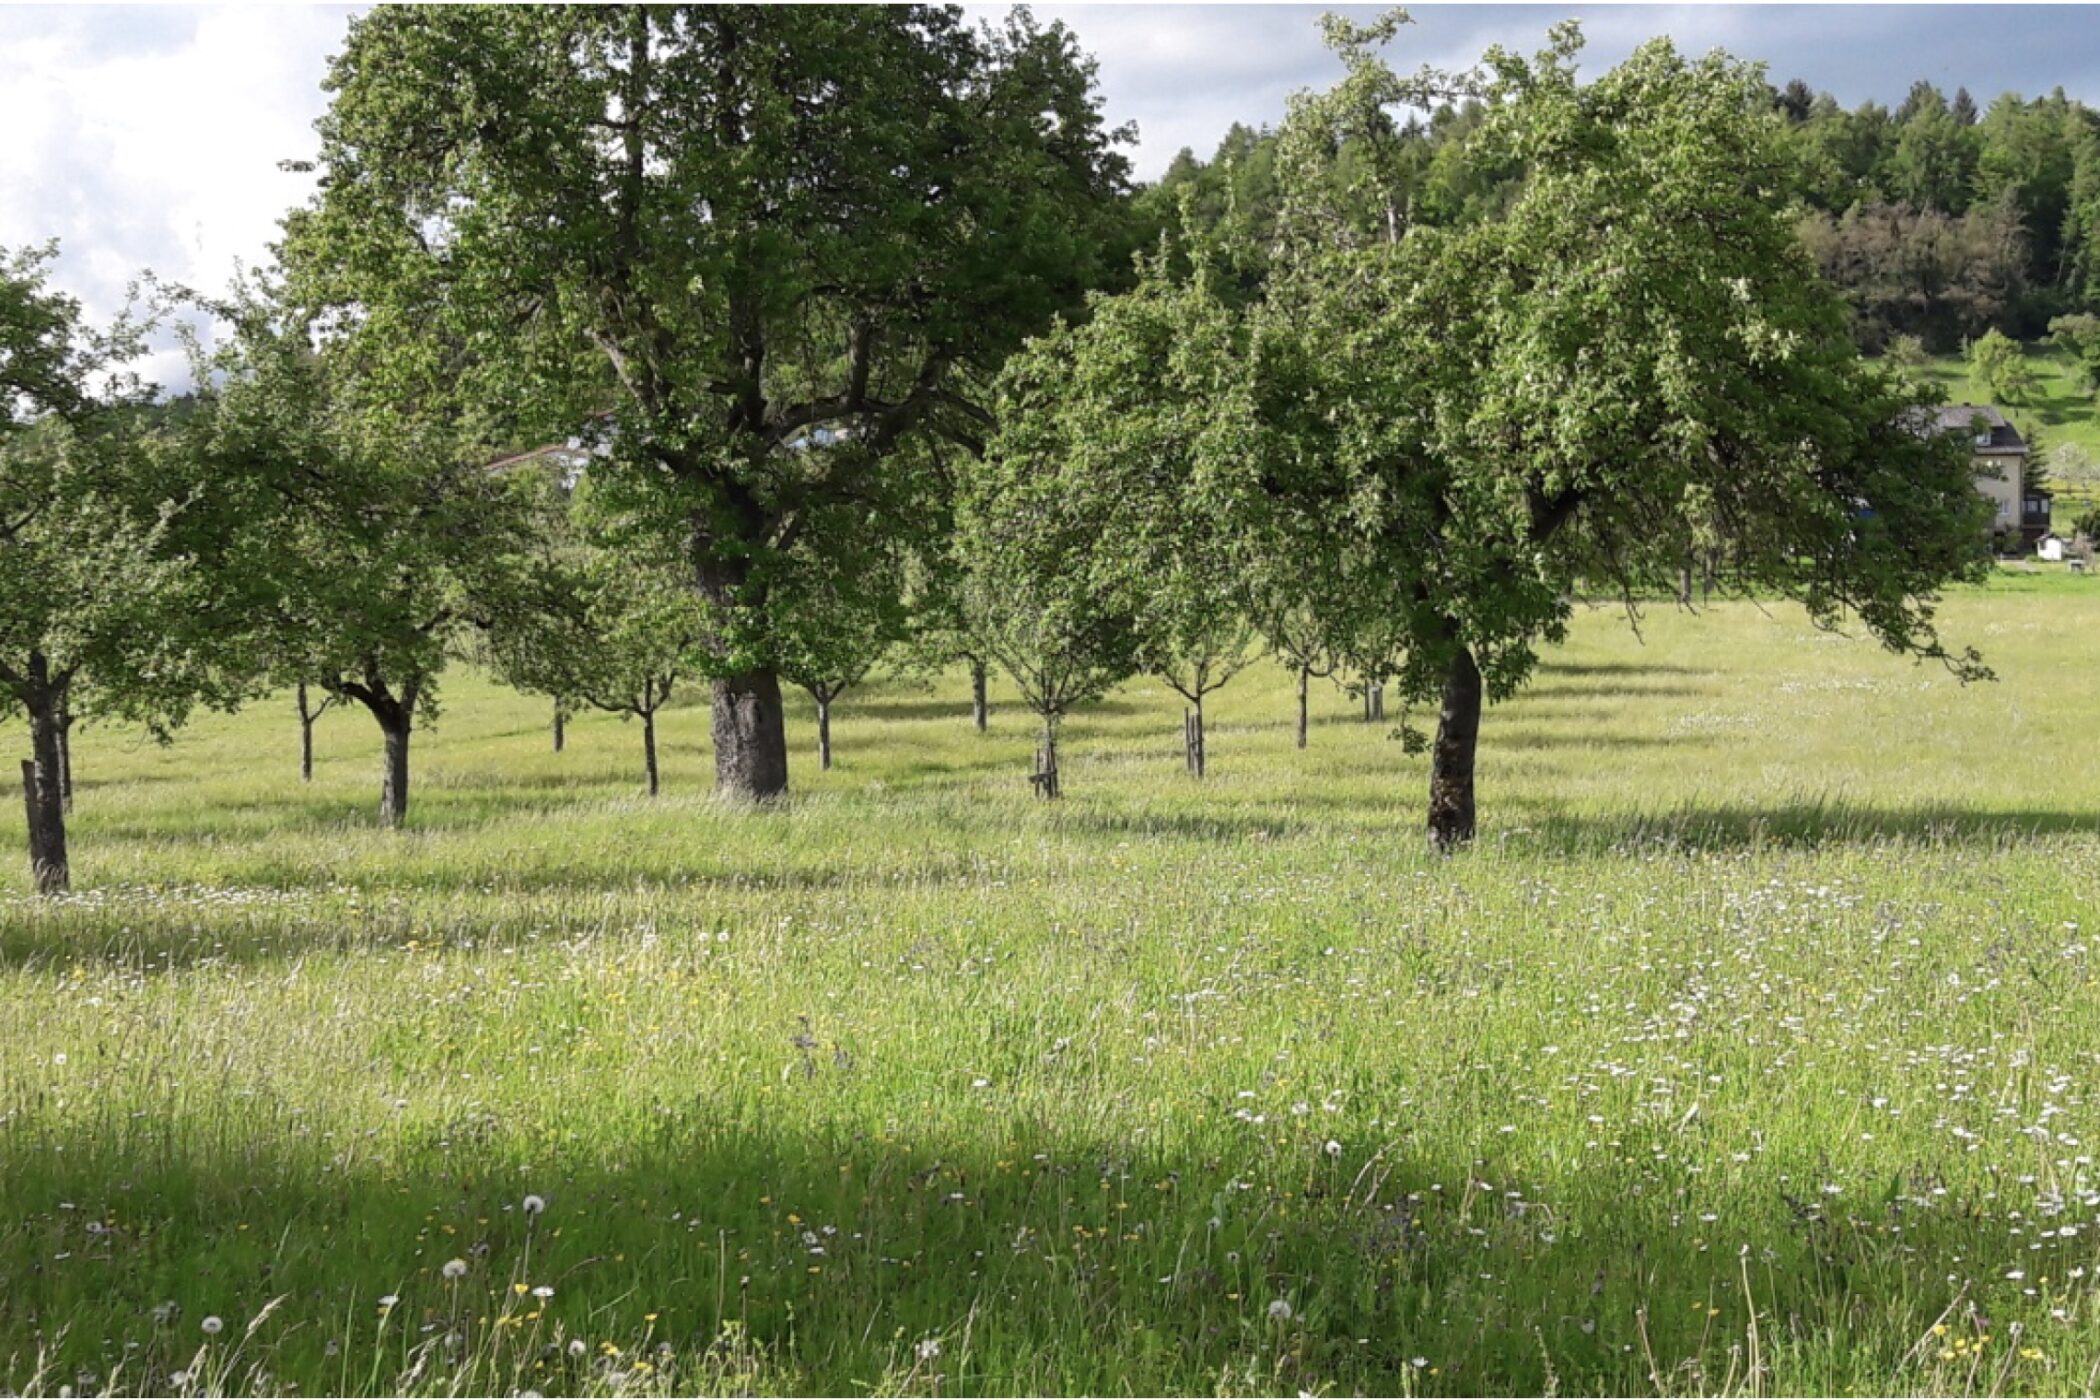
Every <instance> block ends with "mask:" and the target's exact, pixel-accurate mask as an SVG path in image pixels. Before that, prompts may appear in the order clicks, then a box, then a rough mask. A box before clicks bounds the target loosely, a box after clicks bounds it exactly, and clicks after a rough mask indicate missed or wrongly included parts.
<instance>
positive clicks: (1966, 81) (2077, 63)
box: [0, 4, 2100, 384]
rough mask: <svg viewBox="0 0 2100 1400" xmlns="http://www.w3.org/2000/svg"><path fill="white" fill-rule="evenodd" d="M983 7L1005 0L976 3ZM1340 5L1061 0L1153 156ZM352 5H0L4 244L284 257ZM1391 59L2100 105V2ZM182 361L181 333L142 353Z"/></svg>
mask: <svg viewBox="0 0 2100 1400" xmlns="http://www.w3.org/2000/svg"><path fill="white" fill-rule="evenodd" d="M971 8H972V9H973V10H974V11H976V12H978V13H981V14H991V13H994V12H996V10H997V9H998V8H999V7H996V6H972V7H971ZM1323 8H1342V9H1350V10H1358V11H1360V12H1361V13H1362V14H1364V15H1370V14H1375V13H1377V10H1376V9H1375V8H1364V7H1350V6H1320V5H1310V6H1293V5H1130V6H1114V5H1059V4H1039V5H1038V6H1037V7H1036V11H1037V14H1038V15H1039V16H1041V17H1043V18H1055V19H1061V20H1063V21H1064V22H1066V23H1067V24H1069V25H1070V26H1071V27H1072V29H1073V30H1074V31H1075V32H1076V33H1077V34H1078V35H1079V38H1080V41H1081V43H1082V44H1083V46H1084V47H1086V48H1087V49H1088V50H1089V51H1090V52H1091V53H1093V54H1094V55H1095V56H1096V57H1097V58H1098V59H1099V60H1100V65H1101V71H1100V79H1101V89H1102V95H1103V98H1104V102H1105V106H1106V110H1107V114H1108V116H1109V119H1110V120H1111V122H1112V123H1121V122H1126V121H1128V122H1134V123H1136V125H1137V128H1138V133H1139V141H1138V144H1137V146H1136V147H1135V149H1134V150H1133V151H1132V152H1131V154H1132V156H1133V159H1134V161H1135V165H1136V170H1137V174H1138V175H1139V176H1140V177H1141V178H1149V177H1153V176H1156V175H1158V174H1159V173H1160V171H1161V170H1163V169H1164V168H1165V167H1166V164H1167V162H1168V161H1169V160H1171V159H1172V158H1173V156H1174V153H1175V152H1176V151H1177V150H1179V149H1181V148H1182V147H1183V146H1189V147H1193V148H1194V149H1195V150H1196V152H1197V153H1198V154H1199V155H1204V156H1208V155H1209V154H1210V153H1211V151H1212V150H1213V149H1214V148H1215V147H1216V145H1217V142H1218V138H1219V137H1220V136H1221V135H1223V133H1224V131H1225V129H1226V127H1227V126H1229V125H1230V124H1231V123H1232V122H1234V121H1241V122H1246V123H1249V124H1250V125H1260V124H1263V123H1273V122H1275V121H1277V120H1278V119H1280V118H1281V116H1282V115H1283V109H1284V102H1285V99H1286V98H1287V97H1288V96H1289V94H1290V93H1291V92H1293V91H1294V90H1296V89H1299V88H1303V87H1308V86H1324V85H1326V84H1327V83H1329V82H1331V81H1333V79H1334V78H1335V77H1336V76H1338V69H1337V67H1336V65H1335V63H1334V61H1333V59H1332V58H1331V57H1330V56H1329V55H1328V54H1327V53H1326V52H1325V50H1324V49H1322V47H1321V45H1320V39H1319V32H1318V19H1319V15H1320V12H1321V10H1322V9H1323ZM352 13H354V10H353V8H352V7H347V6H311V7H306V6H296V5H272V6H259V5H258V6H233V7H210V6H160V7H145V6H123V5H116V6H90V7H80V8H74V7H61V6H25V7H20V8H7V7H0V248H7V247H17V246H20V245H22V244H25V243H32V242H42V241H44V240H46V239H50V238H57V239H59V240H60V245H61V253H62V256H61V260H60V266H59V270H58V274H57V277H56V280H57V281H58V282H59V284H60V285H61V286H63V287H64V288H65V289H66V290H68V291H70V292H72V293H73V294H74V295H76V296H78V297H80V298H81V299H82V301H83V302H84V303H85V304H86V305H87V307H88V309H89V311H90V312H91V313H92V314H94V315H96V316H98V317H106V316H108V315H110V314H112V313H114V312H115V311H116V310H117V309H119V308H120V307H121V306H122V305H123V304H124V301H125V296H126V289H127V286H128V285H129V284H130V283H131V282H132V281H133V279H135V278H136V277H137V276H138V274H139V273H140V271H141V270H143V269H147V268H150V269H152V270H153V271H154V272H155V273H157V274H159V275H160V276H161V277H163V278H166V279H168V280H171V281H175V282H179V283H183V284H186V285H191V286H195V287H198V288H200V289H203V290H206V291H212V292H217V291H221V290H223V289H224V288H225V286H226V285H227V282H228V281H229V279H230V277H231V276H232V274H233V272H234V270H235V268H236V267H237V266H239V265H241V264H243V263H247V264H251V265H252V264H254V263H257V262H260V261H263V260H265V259H266V258H267V256H268V244H269V243H270V241H271V239H272V238H273V237H274V236H275V234H276V225H277V220H278V218H279V217H280V216H281V215H282V214H283V212H284V210H285V209H287V208H288V207H290V206H292V205H293V204H296V203H298V202H300V201H301V200H303V199H304V198H305V197H306V195H307V194H308V193H309V192H310V189H311V183H310V177H308V176H304V175H298V174H293V173H288V172H286V171H283V170H280V169H279V168H278V167H279V163H280V162H282V161H287V160H298V159H302V158H305V157H309V156H311V155H312V154H313V151H314V146H315V141H314V136H313V122H314V119H315V118H316V117H317V116H319V115H320V112H321V109H322V106H323V101H324V95H323V93H322V92H321V88H320V84H321V78H322V76H323V74H324V73H325V71H326V68H327V62H328V58H329V55H331V54H332V53H334V52H335V51H336V50H337V49H338V48H339V47H340V45H341V41H342V36H343V33H344V29H345V26H346V25H347V23H348V21H349V17H350V15H351V14H352ZM1411 13H1412V14H1413V16H1414V19H1415V23H1414V24H1413V25H1412V26H1410V27H1409V28H1407V29H1405V30H1403V31H1402V32H1401V35H1400V37H1399V38H1398V39H1397V40H1396V41H1395V42H1394V44H1393V45H1392V47H1391V48H1390V49H1389V51H1388V52H1389V54H1390V56H1391V58H1392V59H1393V61H1394V63H1395V66H1396V67H1399V68H1402V69H1403V70H1411V69H1412V68H1414V67H1415V66H1417V65H1418V64H1422V63H1430V64H1434V65H1437V66H1439V67H1452V68H1463V67H1467V66H1470V65H1471V64H1472V63H1473V62H1474V61H1475V60H1476V59H1477V58H1478V57H1479V55H1480V53H1481V51H1482V50H1483V49H1484V48H1486V47H1487V46H1488V45H1490V44H1496V43H1499V44H1502V45H1504V46H1506V47H1510V48H1516V49H1520V50H1525V51H1529V50H1531V49H1534V48H1536V47H1538V46H1539V44H1540V42H1541V40H1542V39H1543V37H1544V34H1545V31H1546V29H1547V27H1548V26H1549V25H1551V24H1553V23H1554V22H1556V21H1558V20H1561V19H1565V18H1570V17H1573V18H1576V19H1579V20H1581V21H1582V23H1583V29H1584V33H1585V34H1586V35H1587V37H1588V39H1589V44H1588V47H1587V48H1586V50H1585V57H1584V70H1585V72H1589V73H1595V72H1599V71H1602V70H1603V69H1604V68H1605V67H1608V66H1609V65H1611V64H1612V63H1615V62H1617V61H1618V60H1620V59H1622V58H1624V57H1625V56H1626V55H1627V54H1629V53H1631V52H1632V51H1633V49H1634V48H1635V47H1636V46H1637V45H1639V44H1640V43H1642V42H1643V41H1645V40H1647V39H1648V38H1651V37H1653V36H1655V35H1658V34H1666V35H1669V36H1670V37H1671V38H1673V39H1675V40H1676V41H1677V43H1678V45H1679V46H1680V47H1682V48H1685V49H1688V50H1691V51H1694V52H1702V53H1703V52H1705V51H1706V50H1708V49H1711V48H1715V47H1720V48H1725V49H1727V50H1729V51H1730V52H1732V53H1734V54H1737V55H1738V56H1740V57H1744V58H1754V59H1761V60H1764V61H1765V62H1767V63H1768V64H1769V65H1770V67H1771V74H1772V77H1773V80H1774V81H1775V82H1781V83H1783V82H1785V81H1786V80H1787V79H1788V78H1792V77H1800V78H1803V79H1806V80H1807V81H1808V83H1809V84H1810V86H1812V87H1814V88H1816V89H1818V90H1827V91H1830V92H1831V93H1833V94H1835V95H1836V96H1837V98H1838V99H1839V100H1840V101H1841V102H1843V103H1845V104H1846V105H1847V106H1852V105H1855V104H1857V103H1858V102H1861V101H1864V100H1866V99H1869V98H1872V99H1874V100H1876V101H1880V102H1884V103H1887V104H1889V105H1891V106H1893V105H1895V104H1896V103H1897V102H1899V101H1901V100H1902V97H1903V94H1904V93H1905V92H1906V91H1907V90H1908V89H1909V87H1910V85H1911V83H1912V82H1913V81H1914V80H1916V79H1918V78H1927V79H1930V80H1931V81H1933V82H1935V83H1937V84H1939V85H1940V86H1941V87H1942V88H1943V89H1944V90H1946V91H1947V92H1948V93H1950V94H1951V93H1952V92H1953V90H1954V89H1955V88H1956V87H1957V86H1962V85H1966V86H1967V87H1968V88H1969V90H1970V92H1971V93H1972V94H1974V96H1975V97H1976V99H1977V102H1978V104H1979V105H1984V104H1987V103H1988V102H1989V100H1990V99H1991V98H1992V97H1994V96H1996V95H1997V94H1998V93H2000V92H2003V91H2005V90H2007V89H2016V90H2018V91H2021V92H2023V93H2026V94H2029V95H2033V94H2036V93H2040V92H2046V91H2047V90H2049V89H2050V88H2052V87H2056V86H2062V87H2063V88H2064V89H2065V90H2066V91H2067V92H2069V93H2070V94H2072V95H2073V96H2077V97H2083V98H2084V99H2085V100H2086V101H2088V102H2090V103H2094V104H2095V105H2100V6H2079V5H2069V6H2046V5H2036V6H2010V5H2008V6H1989V5H1829V6H1816V5H1585V4H1543V5H1479V6H1474V5H1455V4H1429V5H1417V6H1414V7H1412V8H1411ZM145 368H146V370H147V372H148V373H149V374H150V375H152V376H154V377H156V378H158V379H160V380H161V381H162V382H163V383H169V384H174V383H179V382H180V381H182V380H183V379H184V378H186V375H185V374H184V371H183V367H182V361H181V356H180V354H179V352H177V351H175V350H174V349H173V348H172V345H170V346H169V347H168V348H165V349H163V350H162V351H160V352H159V353H158V354H156V355H155V356H154V357H153V358H152V360H151V361H150V362H149V363H148V364H147V365H146V366H145Z"/></svg>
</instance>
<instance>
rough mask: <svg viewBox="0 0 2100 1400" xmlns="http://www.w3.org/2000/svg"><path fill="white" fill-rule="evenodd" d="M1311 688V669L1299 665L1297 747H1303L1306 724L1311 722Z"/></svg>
mask: <svg viewBox="0 0 2100 1400" xmlns="http://www.w3.org/2000/svg"><path fill="white" fill-rule="evenodd" d="M1311 690H1312V669H1311V668H1310V667H1307V666H1300V667H1299V668H1298V747H1299V748H1301V749H1302V748H1304V747H1305V734H1306V726H1307V725H1308V724H1309V723H1310V722H1311V721H1310V712H1311V704H1310V699H1309V695H1310V692H1311Z"/></svg>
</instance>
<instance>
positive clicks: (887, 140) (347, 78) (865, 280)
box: [286, 5, 1127, 796]
mask: <svg viewBox="0 0 2100 1400" xmlns="http://www.w3.org/2000/svg"><path fill="white" fill-rule="evenodd" d="M328 86H329V89H330V91H331V93H332V94H333V101H332V104H331V107H330V109H329V112H328V114H327V116H326V117H325V118H324V119H323V121H322V123H321V132H322V154H321V161H320V165H321V171H322V176H323V179H322V191H321V194H320V195H319V196H318V198H317V199H316V201H315V202H314V204H313V205H312V207H310V208H308V209H305V210H302V211H299V212H298V213H297V214H295V215H294V216H293V217H292V219H291V220H290V221H289V224H288V229H287V238H286V250H287V255H288V258H289V259H290V261H291V264H292V266H293V268H294V270H295V276H294V286H295V287H296V288H297V289H298V290H299V292H300V294H301V296H302V297H303V298H305V299H306V300H307V301H308V302H309V303H310V304H312V305H314V306H316V307H322V308H327V309H328V310H329V311H330V312H331V313H332V318H331V319H330V320H328V321H327V322H326V323H325V324H326V325H327V326H328V328H329V329H330V331H331V333H332V334H334V335H336V336H339V337H340V338H342V339H344V340H346V341H348V342H350V343H352V344H354V345H356V346H358V347H359V348H360V351H361V353H363V354H366V355H369V356H371V357H372V358H374V359H375V360H378V361H382V362H383V363H384V364H385V365H386V366H387V371H388V373H389V374H390V376H391V377H393V378H395V379H397V380H398V381H399V382H400V383H401V385H402V386H403V387H404V389H405V390H410V391H412V390H413V389H414V387H415V386H417V385H420V384H428V383H433V382H435V381H437V380H438V379H440V378H442V379H443V380H444V382H445V383H446V384H447V385H448V386H450V388H449V390H448V391H449V392H454V393H456V394H458V395H459V396H460V397H461V398H462V399H464V400H471V401H473V402H475V403H478V404H482V405H487V406H489V407H488V408H486V409H484V410H483V411H482V412H483V415H484V416H486V417H490V418H493V419H495V420H497V421H499V422H502V423H505V424H509V425H513V426H512V427H511V428H510V429H509V430H510V431H511V432H513V433H518V432H521V431H524V430H523V428H522V427H519V426H515V425H525V424H529V425H532V430H533V431H535V432H537V433H538V434H539V435H540V436H541V437H542V438H544V437H548V436H560V435H566V434H568V433H571V432H573V431H575V429H576V426H577V425H578V424H580V423H583V422H585V421H595V422H597V423H599V424H601V425H602V431H603V434H604V436H605V437H606V439H607V441H608V444H609V446H610V448H611V451H610V453H609V454H608V456H607V458H606V460H605V462H604V464H603V466H602V467H601V468H600V469H601V470H603V471H606V472H619V473H625V474H629V475H631V476H633V477H634V478H635V479H636V480H637V481H640V482H644V483H646V484H647V485H648V486H649V487H650V488H651V489H653V490H655V491H658V492H659V493H661V494H662V496H663V497H664V499H665V502H666V504H667V507H668V508H669V509H670V510H671V511H672V512H673V513H674V514H675V515H676V516H677V517H678V518H679V519H680V520H681V521H682V522H683V527H684V530H685V536H686V545H687V552H688V558H689V562H690V566H691V568H692V570H693V574H694V582H695V585H696V586H697V588H698V589H699V591H700V592H701V593H702V595H703V596H704V597H705V598H706V599H707V600H708V602H709V604H710V607H711V614H710V615H711V617H712V619H713V627H714V631H713V635H712V636H711V638H710V642H709V646H708V648H707V650H706V654H705V658H704V660H705V664H706V668H707V670H708V671H709V673H710V674H711V675H712V676H713V679H714V686H715V695H714V700H715V711H716V713H715V724H714V732H715V739H716V778H717V783H718V786H720V787H721V788H722V789H723V790H725V791H730V792H741V793H747V794H751V795H756V796H767V795H771V794H774V793H777V792H780V791H782V790H784V789H785V786H786V782H787V758H786V749H785V740H784V737H783V734H782V730H781V715H780V703H779V682H778V675H777V672H778V668H779V664H780V658H779V656H778V654H777V652H778V647H779V645H780V635H781V623H782V621H783V619H781V618H780V617H778V616H777V615H776V614H777V613H778V611H779V609H780V608H781V607H783V606H785V599H784V597H782V598H776V596H775V583H776V580H777V577H778V575H779V574H780V572H781V571H782V569H783V568H784V567H786V566H785V563H784V560H785V559H786V557H787V556H788V555H789V554H790V553H791V552H792V551H793V550H794V549H795V548H796V547H797V546H798V545H799V544H801V543H803V542H804V541H805V540H806V539H807V538H809V537H810V536H811V534H812V532H813V531H816V530H818V529H820V528H821V527H822V526H823V524H824V523H825V522H830V521H837V520H841V519H845V518H848V516H849V514H850V513H848V512H842V511H839V510H837V509H835V507H837V506H839V505H841V504H851V505H852V506H854V507H856V508H857V509H858V510H859V511H860V512H861V513H862V514H863V516H872V517H873V518H875V519H877V520H878V521H879V522H880V528H881V529H882V530H883V531H884V532H885V533H887V534H890V535H893V536H897V537H908V536H910V535H911V534H913V533H914V532H915V531H917V530H920V529H922V528H923V527H924V526H925V524H926V522H928V521H938V520H940V519H944V518H945V512H944V511H943V510H942V509H939V508H934V509H928V504H927V497H928V496H929V495H930V494H933V493H935V492H937V491H938V489H939V486H940V482H939V480H938V479H937V478H935V477H929V476H928V475H927V474H926V473H925V472H923V471H922V470H920V468H921V467H922V466H923V464H924V463H925V462H926V460H927V457H926V454H923V453H915V452H909V451H904V450H900V449H903V448H904V447H906V446H907V445H909V444H910V443H911V442H913V441H914V440H917V439H922V438H926V437H948V438H952V439H957V440H961V441H965V442H972V443H974V442H978V441H981V440H982V438H983V437H984V436H985V434H986V431H987V428H988V419H987V412H986V403H985V398H984V394H985V387H986V385H987V383H988V381H989V379H990V377H991V376H992V375H993V374H994V373H996V371H997V369H998V367H999V365H1000V364H1001V363H1002V361H1003V360H1004V358H1005V356H1006V355H1007V354H1008V353H1009V352H1010V351H1011V350H1012V349H1013V348H1014V347H1015V346H1017V345H1018V344H1019V343H1020V341H1021V339H1022V338H1023V337H1024V336H1025V335H1027V334H1028V333H1030V332H1031V331H1034V330H1037V329H1040V328H1041V327H1042V326H1043V325H1045V324H1046V323H1047V321H1048V319H1049V317H1050V316H1051V315H1052V314H1053V313H1054V312H1056V311H1057V310H1058V309H1060V308H1062V307H1067V306H1071V305H1073V304H1075V303H1076V302H1077V301H1078V300H1079V298H1080V297H1081V296H1082V294H1083V293H1084V292H1085V291H1086V290H1087V289H1088V288H1090V287H1094V286H1099V285H1102V284H1104V283H1105V282H1108V281H1111V280H1113V278H1114V277H1115V275H1116V268H1117V267H1118V266H1119V265H1120V263H1121V260H1122V257H1121V253H1120V252H1119V251H1118V248H1119V240H1121V239H1122V237H1123V232H1122V230H1123V220H1124V209H1125V202H1124V197H1123V196H1124V192H1125V181H1126V176H1127V165H1126V162H1125V161H1124V159H1123V157H1122V156H1121V155H1119V154H1118V153H1117V151H1116V149H1115V148H1116V145H1117V144H1118V141H1119V140H1120V133H1117V132H1114V131H1111V130H1109V129H1108V128H1107V127H1106V126H1105V124H1104V123H1103V121H1102V119H1101V115H1100V110H1099V102H1098V99H1097V97H1096V95H1095V92H1094V87H1093V65H1092V62H1091V60H1088V59H1087V58H1085V57H1084V56H1083V55H1082V54H1081V53H1080V51H1079V50H1078V47H1077V45H1076V44H1075V43H1074V41H1073V39H1072V36H1071V35H1070V34H1069V32H1067V31H1066V30H1065V29H1064V28H1063V27H1062V26H1059V25H1049V26H1042V25H1038V24H1037V23H1035V21H1034V20H1033V19H1032V18H1031V17H1029V15H1028V14H1027V13H1026V12H1025V11H1016V12H1014V13H1013V14H1012V15H1010V16H1009V17H1008V18H1007V19H1006V20H1005V21H1004V22H1003V24H1001V25H1000V26H998V27H995V28H989V29H985V30H982V31H973V30H971V29H969V28H967V27H966V26H965V25H964V24H963V22H962V17H961V13H960V11H958V10H955V9H949V8H927V7H917V6H900V7H877V6H842V7H828V8H827V7H807V8H801V7H780V8H763V9H760V8H743V7H735V6H640V5H627V6H619V7H612V8H590V7H553V8H525V9H505V8H489V9H480V8H475V9H468V8H461V9H392V10H379V11H375V12H373V13H371V14H369V15H366V16H363V17H361V18H359V19H358V20H356V21H354V22H353V25H352V29H351V33H350V38H349V41H348V43H347V44H346V45H345V48H344V50H343V53H342V54H341V56H340V57H339V58H338V59H337V60H336V62H335V64H334V67H333V70H332V72H331V76H330V78H329V82H328ZM599 413H603V414H606V415H607V416H605V417H602V418H598V419H595V420H593V419H591V415H593V414H599ZM819 444H821V445H822V446H823V449H824V450H822V451H815V450H811V449H812V447H813V445H819ZM937 506H938V503H937Z"/></svg>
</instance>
